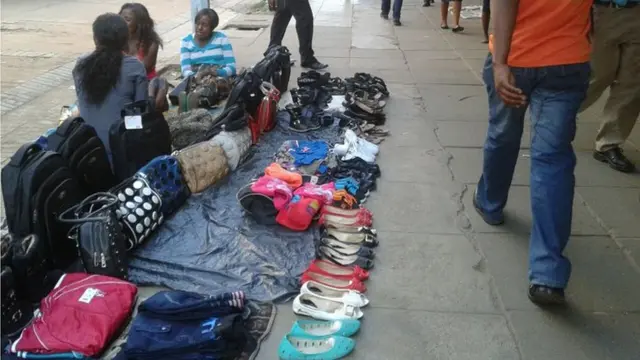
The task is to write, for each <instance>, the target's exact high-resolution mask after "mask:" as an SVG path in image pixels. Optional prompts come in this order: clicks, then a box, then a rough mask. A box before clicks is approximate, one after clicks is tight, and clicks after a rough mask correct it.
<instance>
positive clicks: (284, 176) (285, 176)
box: [264, 163, 302, 189]
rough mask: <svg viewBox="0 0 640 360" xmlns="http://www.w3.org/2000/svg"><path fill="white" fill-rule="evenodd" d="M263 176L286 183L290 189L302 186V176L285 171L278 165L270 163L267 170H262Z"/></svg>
mask: <svg viewBox="0 0 640 360" xmlns="http://www.w3.org/2000/svg"><path fill="white" fill-rule="evenodd" d="M264 174H265V175H269V176H272V177H274V178H278V179H280V180H282V181H284V182H286V183H287V185H289V187H290V188H291V189H297V188H299V187H300V185H302V175H300V174H298V173H294V172H291V171H287V170H285V169H284V168H283V167H282V166H280V164H278V163H272V164H271V165H269V166H267V168H266V169H264Z"/></svg>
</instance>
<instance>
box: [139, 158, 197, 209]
mask: <svg viewBox="0 0 640 360" xmlns="http://www.w3.org/2000/svg"><path fill="white" fill-rule="evenodd" d="M136 176H140V177H144V178H145V180H147V183H148V184H149V185H150V186H151V188H152V189H153V190H155V192H157V193H158V195H160V199H161V200H162V207H161V208H160V210H161V211H162V213H163V214H164V215H165V216H169V215H171V214H173V213H174V212H175V211H176V210H178V209H179V208H180V207H181V206H182V205H183V204H184V203H185V202H186V201H187V198H188V197H189V195H190V194H191V193H190V192H189V188H188V187H187V183H186V182H185V180H184V177H183V176H182V170H181V169H180V164H178V159H176V158H175V157H173V156H171V155H162V156H158V157H156V158H154V159H153V160H151V161H150V162H149V163H148V164H147V165H145V166H144V167H142V169H140V170H139V171H138V172H137V173H136Z"/></svg>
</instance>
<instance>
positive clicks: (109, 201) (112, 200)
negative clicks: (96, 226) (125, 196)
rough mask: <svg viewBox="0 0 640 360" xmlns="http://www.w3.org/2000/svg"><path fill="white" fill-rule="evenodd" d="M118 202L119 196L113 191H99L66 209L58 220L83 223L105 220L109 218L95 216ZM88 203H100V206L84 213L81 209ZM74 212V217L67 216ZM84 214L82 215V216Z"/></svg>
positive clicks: (68, 222)
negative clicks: (112, 192)
mask: <svg viewBox="0 0 640 360" xmlns="http://www.w3.org/2000/svg"><path fill="white" fill-rule="evenodd" d="M117 203H118V197H117V196H115V195H114V194H111V193H106V192H97V193H95V194H92V195H89V196H87V197H86V198H85V199H84V200H82V202H81V203H80V204H78V205H76V206H73V207H70V208H69V209H67V210H65V211H64V212H63V213H62V214H60V216H59V217H58V221H60V222H63V223H67V224H81V223H84V222H87V221H103V220H106V219H107V218H106V217H104V216H97V217H96V216H95V215H96V214H97V213H98V212H100V211H103V210H105V209H108V208H111V207H114V206H116V204H117ZM87 205H92V206H93V205H100V208H98V209H97V210H94V211H90V212H89V213H87V214H84V215H83V214H82V213H81V210H82V209H83V208H84V207H85V206H87ZM70 213H73V214H74V218H67V215H68V214H70ZM80 216H82V217H80Z"/></svg>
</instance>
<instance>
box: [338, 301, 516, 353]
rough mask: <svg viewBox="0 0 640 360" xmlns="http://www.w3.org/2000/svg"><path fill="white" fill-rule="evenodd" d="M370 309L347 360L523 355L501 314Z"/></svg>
mask: <svg viewBox="0 0 640 360" xmlns="http://www.w3.org/2000/svg"><path fill="white" fill-rule="evenodd" d="M365 311H366V314H365V320H364V321H363V326H362V329H361V330H360V334H359V335H358V336H357V337H356V341H357V348H356V351H355V352H354V353H353V355H351V356H349V357H348V359H366V360H389V359H430V360H477V359H519V358H520V356H519V354H518V350H517V348H516V345H515V342H514V340H513V337H512V336H511V333H510V332H509V329H508V327H507V324H506V321H505V319H504V318H503V317H502V316H498V315H480V314H456V313H435V312H425V311H406V310H396V309H380V308H371V309H368V310H365ZM390 329H397V331H390Z"/></svg>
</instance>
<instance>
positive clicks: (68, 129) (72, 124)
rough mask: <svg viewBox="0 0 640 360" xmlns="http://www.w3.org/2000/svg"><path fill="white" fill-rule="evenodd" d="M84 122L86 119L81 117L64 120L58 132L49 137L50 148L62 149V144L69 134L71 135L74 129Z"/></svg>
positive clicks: (48, 144) (54, 149)
mask: <svg viewBox="0 0 640 360" xmlns="http://www.w3.org/2000/svg"><path fill="white" fill-rule="evenodd" d="M82 124H84V119H83V118H81V117H77V118H74V119H67V120H65V121H63V122H62V124H60V126H58V128H57V129H56V132H54V133H53V134H51V135H49V136H48V137H47V146H48V148H49V149H51V150H53V151H58V150H60V149H59V148H60V145H62V143H63V142H64V141H65V140H66V139H68V138H69V135H71V133H72V132H73V130H74V129H76V128H77V127H78V126H79V125H82Z"/></svg>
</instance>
